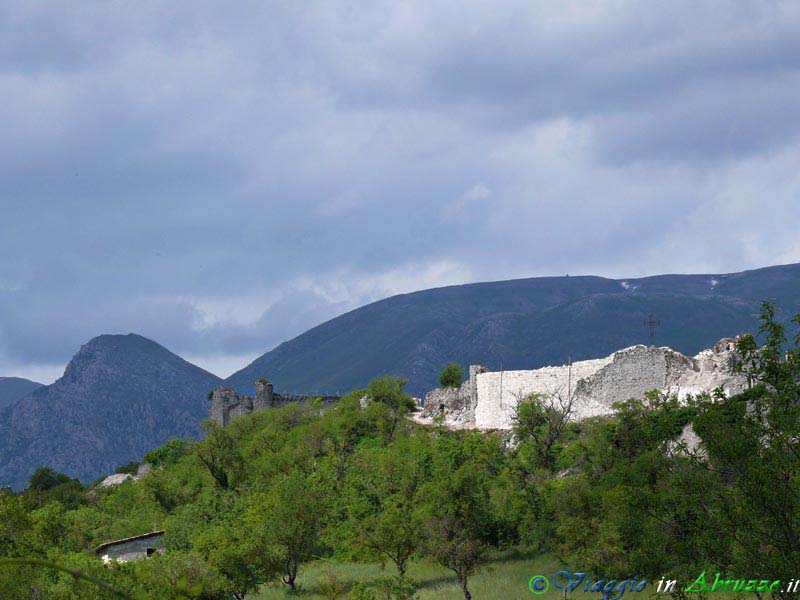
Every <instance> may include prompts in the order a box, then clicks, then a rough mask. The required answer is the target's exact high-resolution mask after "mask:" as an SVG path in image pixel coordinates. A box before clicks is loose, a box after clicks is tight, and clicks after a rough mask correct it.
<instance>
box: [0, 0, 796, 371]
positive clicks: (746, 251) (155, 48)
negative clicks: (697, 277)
mask: <svg viewBox="0 0 800 600" xmlns="http://www.w3.org/2000/svg"><path fill="white" fill-rule="evenodd" d="M798 31H800V3H797V2H793V1H787V2H782V1H777V0H774V1H773V0H766V1H762V2H749V1H747V0H735V1H731V2H705V1H698V0H691V1H685V2H684V1H682V0H671V1H670V2H650V1H644V2H618V1H597V2H595V1H592V0H580V1H576V2H570V1H559V2H552V1H549V0H548V1H542V2H539V1H532V0H524V1H520V2H516V1H502V2H497V1H492V2H465V1H463V0H462V1H458V2H436V1H434V2H431V1H430V0H426V1H420V2H404V1H402V0H394V1H390V2H383V1H380V0H378V1H375V2H336V3H331V2H326V1H324V0H323V1H320V2H314V3H305V2H296V1H294V0H292V1H286V2H280V1H278V2H269V3H265V2H245V1H242V2H236V3H229V2H215V3H212V2H207V1H205V0H191V1H176V0H170V1H169V2H167V1H165V2H153V1H142V2H134V3H131V2H120V1H117V0H110V1H109V0H106V1H103V2H93V1H85V2H79V3H76V2H57V1H55V2H26V1H23V0H17V1H14V2H7V1H5V0H0V98H2V109H0V376H11V375H16V376H21V377H28V378H31V379H35V380H38V381H41V382H43V383H50V382H51V381H53V380H54V379H56V378H57V377H59V376H60V375H61V373H62V372H63V368H64V365H65V364H66V363H67V361H68V360H69V359H70V357H71V356H72V355H73V354H74V353H75V352H76V351H77V350H78V348H79V347H80V345H81V344H83V343H85V342H87V341H88V340H89V339H91V338H92V337H94V336H96V335H99V334H103V333H128V332H135V333H139V334H141V335H144V336H147V337H150V338H152V339H154V340H156V341H158V342H159V343H161V344H163V345H165V346H166V347H167V348H169V349H170V350H172V351H174V352H176V353H178V354H180V355H181V356H183V357H184V358H186V359H187V360H190V361H192V362H194V363H195V364H198V365H200V366H202V367H204V368H206V369H208V370H210V371H212V372H214V373H216V374H218V375H220V376H227V375H229V374H230V373H232V372H233V371H235V370H237V369H239V368H241V367H243V366H245V365H246V364H247V363H249V362H250V361H251V360H252V359H254V358H255V357H256V356H258V355H260V354H262V353H264V352H266V351H268V350H270V349H271V348H273V347H274V346H276V345H277V344H279V343H280V342H282V341H285V340H287V339H290V338H292V337H293V336H295V335H297V334H299V333H302V332H303V331H305V330H306V329H308V328H310V327H312V326H314V325H316V324H319V323H321V322H323V321H325V320H327V319H329V318H332V317H334V316H336V315H338V314H341V313H343V312H345V311H347V310H350V309H352V308H355V307H358V306H361V305H363V304H366V303H368V302H371V301H374V300H377V299H380V298H383V297H386V296H390V295H393V294H397V293H403V292H409V291H413V290H418V289H424V288H429V287H436V286H442V285H450V284H458V283H466V282H473V281H489V280H501V279H511V278H517V277H531V276H540V275H563V274H565V273H569V274H571V275H573V274H594V275H602V276H607V277H625V278H631V277H636V276H644V275H654V274H660V273H725V272H735V271H740V270H745V269H750V268H757V267H762V266H767V265H773V264H785V263H791V262H800V236H799V235H798V231H800V227H798V224H800V36H798V35H797V32H798Z"/></svg>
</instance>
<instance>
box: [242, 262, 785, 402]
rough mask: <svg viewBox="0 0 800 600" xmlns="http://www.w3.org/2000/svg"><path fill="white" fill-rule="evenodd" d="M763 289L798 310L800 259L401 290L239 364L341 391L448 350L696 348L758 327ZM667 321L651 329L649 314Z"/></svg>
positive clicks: (415, 369) (539, 358) (581, 355)
mask: <svg viewBox="0 0 800 600" xmlns="http://www.w3.org/2000/svg"><path fill="white" fill-rule="evenodd" d="M762 300H770V301H772V302H774V303H775V304H776V305H777V307H778V316H779V318H781V319H783V320H784V321H786V320H788V318H789V317H790V316H791V315H793V314H795V313H797V312H800V264H792V265H784V266H776V267H767V268H764V269H757V270H753V271H744V272H742V273H729V274H718V275H659V276H653V277H644V278H639V279H606V278H603V277H591V276H582V277H569V276H566V277H537V278H530V279H518V280H512V281H498V282H491V283H475V284H469V285H459V286H450V287H444V288H437V289H430V290H424V291H421V292H414V293H411V294H402V295H399V296H393V297H391V298H387V299H385V300H381V301H379V302H374V303H372V304H369V305H367V306H364V307H362V308H358V309H356V310H353V311H351V312H349V313H346V314H344V315H341V316H339V317H337V318H335V319H332V320H330V321H327V322H326V323H323V324H322V325H319V326H317V327H314V328H313V329H311V330H309V331H307V332H305V333H303V334H302V335H300V336H298V337H296V338H294V339H292V340H290V341H288V342H285V343H283V344H281V345H280V346H278V347H277V348H275V349H274V350H271V351H270V352H267V353H266V354H264V355H263V356H261V357H260V358H257V359H256V360H255V361H253V362H252V363H251V364H250V365H248V366H247V367H245V368H244V369H242V370H240V371H238V372H236V373H234V374H233V375H231V376H230V377H229V378H228V379H227V380H226V383H227V385H230V386H231V387H234V388H236V389H238V390H241V391H247V390H250V389H252V386H253V382H254V381H255V379H256V378H257V377H258V376H260V375H263V376H264V377H266V378H268V379H270V380H271V381H272V382H273V383H274V384H275V388H276V389H279V390H282V391H291V392H295V391H296V392H306V393H320V394H322V393H337V392H344V391H347V390H350V389H353V388H356V387H362V386H364V385H365V384H366V383H367V382H368V381H369V380H370V379H371V378H373V377H375V376H377V375H381V374H392V375H399V376H401V377H404V378H406V379H407V380H408V382H409V383H408V389H409V391H411V392H412V393H414V394H416V395H421V394H423V393H424V392H425V391H426V390H429V389H431V388H432V387H435V385H436V381H437V378H438V374H439V372H440V370H441V369H442V367H443V366H444V364H445V363H446V362H448V361H451V360H453V361H456V362H459V363H460V364H462V365H465V366H466V365H470V364H483V365H486V366H488V367H491V368H493V369H500V368H501V367H502V368H503V369H507V370H508V369H523V368H524V369H530V368H537V367H541V366H546V365H548V364H564V363H566V361H567V360H568V359H569V358H572V360H582V359H587V358H595V357H598V356H606V355H608V354H610V353H611V352H614V351H615V350H618V349H620V348H624V347H626V346H631V345H633V344H638V343H651V342H652V343H655V344H657V345H663V346H670V347H671V348H673V349H675V350H678V351H680V352H683V353H684V354H695V353H697V352H699V351H700V350H701V349H703V348H707V347H710V346H711V345H713V344H714V343H715V342H716V341H717V340H719V339H720V338H722V337H726V336H733V335H736V334H737V333H741V332H755V331H757V329H758V314H759V312H760V304H761V301H762ZM650 314H652V315H654V318H655V320H657V321H659V325H658V326H657V327H656V329H655V337H654V338H653V339H652V340H651V339H650V338H649V331H648V327H646V326H645V325H644V321H645V320H646V319H647V318H648V315H650Z"/></svg>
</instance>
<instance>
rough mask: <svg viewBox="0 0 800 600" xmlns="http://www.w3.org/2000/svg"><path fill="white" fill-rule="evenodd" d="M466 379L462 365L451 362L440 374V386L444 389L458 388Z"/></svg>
mask: <svg viewBox="0 0 800 600" xmlns="http://www.w3.org/2000/svg"><path fill="white" fill-rule="evenodd" d="M463 379H464V370H463V369H462V368H461V365H459V364H458V363H454V362H449V363H447V364H446V365H445V367H444V369H442V372H441V373H440V374H439V385H440V386H442V387H443V388H457V387H459V386H460V385H461V381H462V380H463Z"/></svg>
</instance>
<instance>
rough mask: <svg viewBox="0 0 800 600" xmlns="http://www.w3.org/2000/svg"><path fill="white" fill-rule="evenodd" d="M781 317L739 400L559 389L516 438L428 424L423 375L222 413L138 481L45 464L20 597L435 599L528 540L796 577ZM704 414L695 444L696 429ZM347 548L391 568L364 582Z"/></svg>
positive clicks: (625, 562)
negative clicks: (605, 401)
mask: <svg viewBox="0 0 800 600" xmlns="http://www.w3.org/2000/svg"><path fill="white" fill-rule="evenodd" d="M762 322H763V326H762V331H761V333H762V334H763V336H764V340H765V342H764V344H763V345H759V344H757V343H756V340H755V338H754V337H752V336H746V337H744V338H742V339H741V340H740V341H739V342H738V346H737V347H738V350H739V352H740V354H741V357H742V360H741V364H740V366H739V369H741V371H742V372H743V373H745V374H746V375H747V377H748V379H749V381H750V382H751V384H752V385H751V387H750V388H749V389H748V390H747V391H746V392H745V393H744V394H740V395H738V396H734V397H730V398H726V397H725V396H724V394H720V393H717V394H715V395H713V396H708V395H706V396H701V397H698V398H694V399H689V400H688V401H678V399H677V398H675V397H671V396H668V395H663V394H659V393H655V392H653V393H648V394H646V395H645V397H643V398H633V399H624V400H622V401H620V402H618V403H617V404H616V405H615V407H614V410H615V414H614V415H613V416H612V417H603V418H595V419H588V420H585V421H582V422H580V423H574V422H572V421H571V420H570V419H569V418H568V417H569V411H570V410H571V408H570V407H569V406H568V405H564V404H563V403H562V402H559V399H558V398H541V397H530V398H525V399H523V401H522V402H520V405H519V407H518V411H517V412H518V415H517V416H518V419H517V425H516V427H515V430H514V431H513V432H512V433H511V434H510V435H509V434H503V433H497V432H475V431H473V432H464V431H449V430H447V429H445V428H443V427H437V426H422V425H418V424H416V423H415V422H413V421H412V420H410V419H408V418H406V417H407V415H408V412H409V410H410V409H411V407H412V403H411V399H410V398H409V396H408V395H407V394H406V393H405V391H404V383H405V382H404V381H403V380H402V379H398V378H393V377H383V378H380V379H378V380H375V381H373V382H372V383H370V384H369V385H368V386H367V388H366V389H364V390H355V391H353V392H351V393H350V394H348V395H347V396H345V397H344V398H343V399H342V400H341V401H340V402H339V403H338V404H337V405H335V406H332V407H329V408H325V409H323V408H322V407H321V406H303V405H290V406H286V407H283V408H273V409H268V410H265V411H262V412H259V413H255V414H252V415H247V416H243V417H240V418H238V419H235V420H233V421H232V422H231V423H230V424H229V425H228V426H227V427H225V428H221V427H218V426H216V425H214V424H213V423H211V422H206V423H204V424H203V429H204V432H205V437H204V439H203V440H201V441H198V442H189V441H184V440H170V441H169V442H167V443H165V444H164V445H162V446H161V447H160V448H156V449H154V450H153V451H151V452H149V453H148V454H147V455H146V456H145V457H144V459H145V460H146V461H147V462H150V463H152V464H153V465H154V467H155V468H153V469H152V470H151V471H150V473H148V474H146V475H145V476H143V477H142V478H141V479H140V480H139V481H137V482H130V481H129V482H126V483H123V484H121V485H118V486H114V487H112V488H108V489H101V488H91V487H90V488H89V489H85V488H84V487H83V486H82V485H81V484H80V482H78V481H76V480H73V479H71V478H70V477H68V476H66V475H64V474H60V473H56V472H55V471H53V470H52V469H48V468H41V469H37V471H36V472H35V473H34V474H33V475H32V477H31V480H30V486H29V488H28V489H27V490H25V491H24V492H22V493H19V494H17V495H14V496H9V495H0V569H2V574H0V578H2V581H3V585H4V588H3V593H4V597H9V598H28V597H33V598H37V597H38V598H58V599H59V600H72V599H76V600H77V599H78V598H80V599H82V600H83V599H88V600H94V599H97V600H100V599H105V598H112V597H115V595H116V597H130V598H136V599H137V600H139V599H146V600H156V599H158V600H173V599H179V598H180V599H187V598H196V599H201V598H202V599H205V600H211V599H215V600H217V599H218V600H221V599H223V598H236V599H239V600H241V599H243V598H248V599H250V598H252V597H253V596H254V595H257V594H264V593H265V590H275V589H277V588H281V589H285V590H286V592H292V591H295V592H297V591H298V590H300V588H301V587H302V588H303V590H304V591H303V593H307V594H312V593H318V594H321V596H319V595H316V596H313V597H315V598H319V597H325V598H337V597H349V598H351V600H379V599H380V600H383V599H384V598H386V599H389V600H392V599H398V600H399V599H410V598H414V597H416V596H420V597H424V598H429V597H435V596H431V595H429V594H430V590H429V589H427V588H426V587H424V586H423V585H420V586H418V585H417V583H415V580H417V581H418V580H419V578H418V573H421V572H423V571H425V570H427V571H425V572H426V573H429V572H430V570H431V569H441V570H440V571H436V573H437V574H436V575H435V576H434V575H431V576H430V578H429V581H431V580H435V579H437V578H438V579H439V580H440V581H441V579H442V577H444V575H443V573H445V572H447V571H445V569H446V570H448V571H449V572H450V573H451V575H450V577H451V578H452V581H453V582H454V583H453V584H452V587H449V588H448V590H449V591H448V594H449V595H448V596H447V597H448V598H451V597H453V593H454V592H453V590H454V589H457V590H459V591H460V592H459V593H460V594H461V595H463V597H465V598H467V599H468V598H470V597H471V595H472V594H473V593H476V594H480V593H481V592H482V593H483V595H484V596H485V597H491V596H492V595H494V596H495V597H497V596H496V594H495V592H496V588H498V586H500V583H499V582H498V581H495V582H494V583H489V582H490V581H491V577H493V576H492V575H491V574H487V573H486V572H485V570H483V569H482V568H483V567H484V566H485V565H486V564H487V562H488V561H490V560H492V557H495V556H497V555H498V553H510V552H514V551H515V549H516V550H518V551H519V552H521V553H522V555H523V556H526V557H527V556H531V555H533V554H535V553H541V552H552V553H553V554H554V555H555V556H556V557H557V558H558V559H559V560H560V561H563V562H566V563H567V564H571V565H580V566H581V568H582V569H585V570H587V571H590V572H592V574H593V575H595V576H597V577H618V576H620V574H622V573H637V574H639V575H641V576H642V577H647V578H648V579H650V580H653V579H654V578H658V577H661V576H672V577H673V578H674V577H677V576H680V577H684V576H685V574H686V573H687V572H695V571H697V572H699V570H702V569H705V568H707V567H708V566H709V565H719V568H720V570H721V571H722V570H725V571H729V572H731V573H747V574H748V575H749V576H753V577H759V578H765V579H766V578H778V577H785V578H788V577H792V576H794V574H795V573H797V572H798V571H800V549H798V548H799V547H798V545H797V540H798V539H800V480H799V479H798V477H799V475H798V474H800V408H798V407H800V383H799V382H800V350H799V349H798V346H800V339H794V340H793V342H794V344H793V345H789V346H787V343H786V342H787V341H786V339H785V338H786V335H785V332H784V330H783V327H782V326H781V325H780V324H779V323H777V322H776V318H775V312H774V309H772V307H771V306H769V305H765V306H764V310H763V314H762ZM567 400H569V399H568V398H567ZM689 426H691V427H692V428H693V429H694V432H695V433H696V434H697V435H699V436H700V438H701V441H702V443H701V445H700V446H699V447H698V448H696V449H691V448H689V447H687V446H686V445H685V444H683V443H681V442H679V439H680V437H681V435H682V433H684V432H685V430H686V428H687V427H689ZM154 525H157V526H158V527H160V528H164V529H165V530H166V531H167V537H166V543H167V553H166V554H165V555H163V556H155V557H152V558H150V559H148V560H142V561H138V562H135V563H129V564H120V565H116V564H112V565H108V566H106V565H103V564H102V563H101V562H100V561H99V559H97V558H96V557H95V556H94V555H92V554H91V552H90V550H91V549H92V548H94V547H96V546H97V545H99V544H101V543H103V542H106V541H109V540H113V539H119V538H124V537H128V536H132V535H137V534H141V533H143V532H146V531H150V530H151V529H152V527H153V526H154ZM320 559H324V560H320ZM3 561H5V562H3ZM347 561H359V562H360V564H364V565H367V564H375V565H380V566H381V567H384V566H387V567H388V568H389V569H390V570H389V571H388V572H386V571H373V575H372V576H371V578H370V579H369V580H367V579H364V578H363V571H357V572H354V567H353V566H352V563H348V562H347ZM523 562H524V561H523ZM436 564H438V565H441V567H435V566H434V565H436ZM320 565H324V571H322V572H321V569H322V568H323V567H321V566H320ZM344 565H350V566H348V567H346V568H345V566H344ZM364 568H365V569H366V568H367V567H364ZM520 568H522V567H520ZM526 568H527V567H526ZM347 569H350V570H347ZM375 569H378V567H377V566H376V567H375ZM314 574H316V575H314ZM751 574H752V575H751ZM412 577H413V579H412ZM281 582H283V583H281ZM309 582H316V583H313V584H312V583H309ZM456 586H457V587H456ZM312 587H313V590H314V592H310V591H309V590H310V589H311V588H312ZM476 589H478V590H481V592H476V591H475V590H476ZM503 590H504V593H505V592H506V591H507V590H506V588H503ZM525 591H526V590H524V589H523V590H522V592H525ZM279 593H280V594H283V593H284V592H283V591H280V590H279ZM504 597H508V596H507V595H506V596H504Z"/></svg>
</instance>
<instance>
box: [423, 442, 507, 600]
mask: <svg viewBox="0 0 800 600" xmlns="http://www.w3.org/2000/svg"><path fill="white" fill-rule="evenodd" d="M433 457H434V460H435V461H436V466H435V467H434V470H433V472H432V473H431V481H429V482H428V483H427V484H426V485H424V486H423V487H422V488H420V492H419V494H418V498H417V500H418V503H419V512H418V516H419V518H420V519H421V520H422V521H423V523H424V524H425V525H426V527H425V528H424V535H425V541H424V543H425V550H426V552H427V553H428V555H430V556H431V557H432V558H433V559H434V560H436V561H437V562H438V563H439V564H440V565H442V566H443V567H445V568H447V569H450V570H451V571H453V573H455V575H456V577H457V579H458V583H459V586H460V587H461V591H462V593H463V594H464V599H465V600H471V599H472V594H471V593H470V591H469V577H470V576H471V575H472V574H473V573H475V571H476V569H477V568H478V567H479V566H480V565H481V564H482V562H483V561H484V560H485V557H486V552H487V550H488V548H489V546H490V544H491V543H492V541H493V536H494V532H495V528H496V523H495V518H494V515H493V514H492V511H491V495H492V494H491V485H492V482H493V478H494V477H495V476H496V474H497V470H498V468H499V466H500V465H499V464H498V463H502V451H501V450H500V448H499V447H498V446H497V445H496V441H495V440H494V439H492V438H484V437H483V436H482V435H481V434H480V433H470V434H468V435H465V436H463V437H461V436H457V435H451V434H445V435H444V436H443V437H441V438H439V439H438V440H437V443H436V444H435V446H434V451H433Z"/></svg>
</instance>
